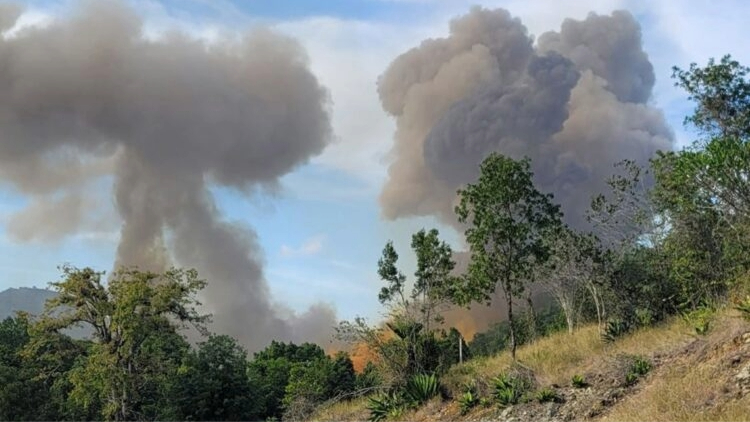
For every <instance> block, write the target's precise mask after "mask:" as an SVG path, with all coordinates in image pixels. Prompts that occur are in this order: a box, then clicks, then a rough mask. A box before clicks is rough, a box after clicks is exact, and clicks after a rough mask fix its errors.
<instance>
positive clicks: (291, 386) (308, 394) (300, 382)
mask: <svg viewBox="0 0 750 422" xmlns="http://www.w3.org/2000/svg"><path fill="white" fill-rule="evenodd" d="M354 382H355V373H354V366H353V364H352V361H351V359H350V358H349V355H348V354H347V353H345V352H339V353H337V354H336V356H334V357H333V358H331V357H329V356H325V357H324V358H321V359H316V360H313V361H308V362H298V363H296V364H294V365H293V366H292V369H291V371H290V372H289V383H288V384H287V385H286V389H285V390H286V394H285V396H284V400H283V402H284V420H304V419H305V418H307V417H308V416H309V415H310V413H311V412H312V411H313V410H314V408H315V407H316V406H317V405H319V404H321V403H323V402H325V401H327V400H331V399H341V398H345V397H346V396H347V395H349V394H351V393H352V392H353V390H354Z"/></svg>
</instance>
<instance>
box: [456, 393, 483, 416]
mask: <svg viewBox="0 0 750 422" xmlns="http://www.w3.org/2000/svg"><path fill="white" fill-rule="evenodd" d="M477 404H479V396H478V395H477V392H476V390H475V389H474V388H471V387H469V388H468V389H467V390H466V391H465V392H464V393H463V394H461V396H460V397H459V398H458V405H459V407H460V408H461V414H462V415H465V414H467V413H468V412H469V410H471V408H472V407H474V406H476V405H477Z"/></svg>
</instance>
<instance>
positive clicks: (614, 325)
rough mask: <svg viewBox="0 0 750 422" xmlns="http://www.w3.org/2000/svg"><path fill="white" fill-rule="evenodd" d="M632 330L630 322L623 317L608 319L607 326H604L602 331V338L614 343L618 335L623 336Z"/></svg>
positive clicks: (606, 341)
mask: <svg viewBox="0 0 750 422" xmlns="http://www.w3.org/2000/svg"><path fill="white" fill-rule="evenodd" d="M628 332H630V324H628V323H627V321H625V320H622V319H612V320H609V321H607V326H606V327H605V328H604V333H602V340H604V342H605V343H612V342H613V341H615V340H616V339H617V338H618V337H622V336H624V335H625V334H627V333H628Z"/></svg>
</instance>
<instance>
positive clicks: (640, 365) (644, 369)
mask: <svg viewBox="0 0 750 422" xmlns="http://www.w3.org/2000/svg"><path fill="white" fill-rule="evenodd" d="M649 371H651V362H650V361H649V360H648V359H646V358H644V357H643V356H636V358H635V360H634V361H633V365H632V366H631V372H633V373H634V374H636V375H639V376H641V375H646V374H648V373H649Z"/></svg>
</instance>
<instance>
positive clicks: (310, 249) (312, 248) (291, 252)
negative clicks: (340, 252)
mask: <svg viewBox="0 0 750 422" xmlns="http://www.w3.org/2000/svg"><path fill="white" fill-rule="evenodd" d="M324 241H325V236H324V235H322V234H321V235H316V236H313V237H311V238H309V239H307V240H305V241H304V242H302V244H301V245H300V246H299V247H296V248H295V247H292V246H288V245H281V256H284V257H287V258H292V257H297V256H310V255H316V254H318V253H320V251H322V250H323V242H324Z"/></svg>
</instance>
